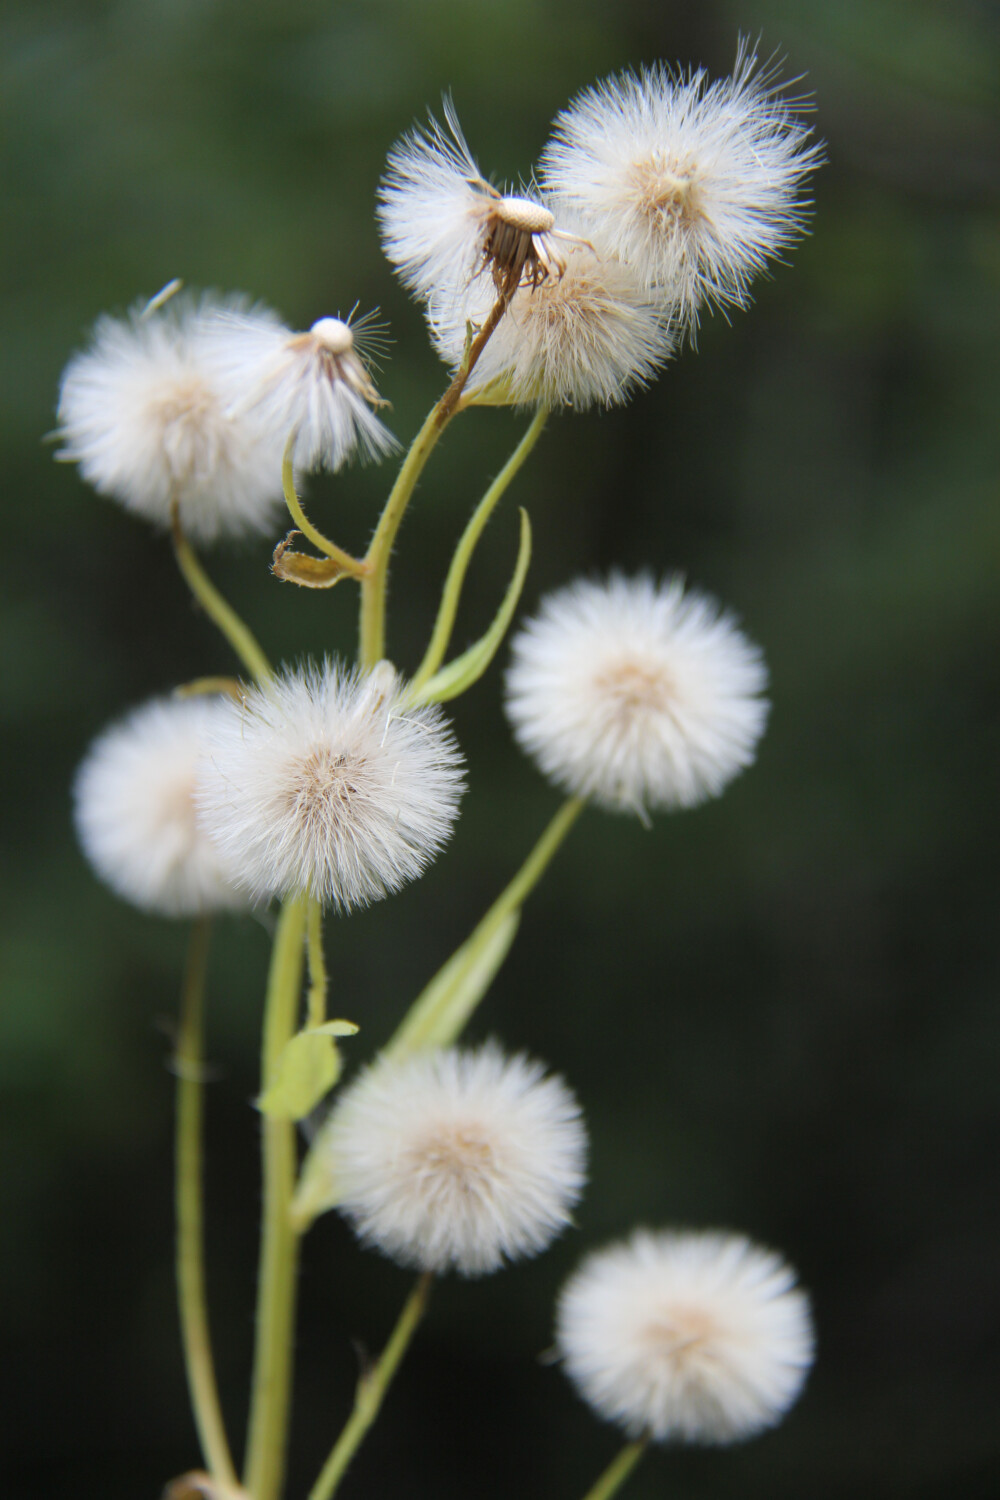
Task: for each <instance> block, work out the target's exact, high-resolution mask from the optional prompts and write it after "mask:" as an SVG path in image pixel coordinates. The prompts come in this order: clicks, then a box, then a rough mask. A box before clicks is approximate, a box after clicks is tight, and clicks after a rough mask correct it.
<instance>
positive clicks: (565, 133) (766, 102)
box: [541, 43, 821, 333]
mask: <svg viewBox="0 0 1000 1500" xmlns="http://www.w3.org/2000/svg"><path fill="white" fill-rule="evenodd" d="M820 160H821V150H820V148H819V147H818V146H817V145H815V144H810V143H809V129H808V127H807V126H806V125H805V124H804V123H803V122H802V119H801V117H800V116H799V115H798V114H797V113H796V112H795V109H794V107H793V104H792V103H790V102H789V101H788V99H787V98H786V97H784V96H783V94H782V92H781V88H780V86H778V85H776V83H775V79H774V73H773V70H769V69H768V68H766V67H765V68H763V69H762V68H761V67H760V66H759V64H758V60H757V57H756V55H755V54H754V52H753V51H752V49H750V48H748V47H747V46H746V45H745V44H743V43H741V45H740V49H739V52H738V54H737V59H736V67H735V70H734V72H733V76H732V77H731V78H725V79H720V80H718V81H716V82H714V83H710V82H709V80H708V77H707V75H706V73H705V72H704V71H703V70H701V69H699V70H698V71H697V72H692V73H687V74H685V73H683V72H681V71H680V70H677V71H675V70H672V69H671V68H669V67H667V66H666V65H664V64H657V65H656V66H654V67H651V68H645V69H643V70H642V71H641V72H640V73H638V74H636V73H632V72H625V73H622V74H620V75H618V76H617V77H614V78H609V79H605V80H604V81H603V82H601V83H598V84H595V85H594V86H593V87H592V88H589V89H587V90H585V91H584V92H583V93H582V94H581V95H580V96H579V98H578V99H576V100H575V101H574V103H573V104H571V105H570V106H569V108H568V109H565V110H563V111H562V112H561V113H560V114H559V115H557V117H556V121H555V134H554V137H553V139H552V140H551V141H550V142H549V144H548V145H547V146H546V147H545V150H544V151H543V153H542V161H541V177H542V182H543V185H544V187H545V188H546V190H547V192H548V194H549V196H550V200H551V202H552V205H553V207H554V209H555V210H556V212H557V213H559V214H560V215H562V214H563V213H568V214H572V215H573V216H574V217H575V218H576V219H577V221H578V222H579V223H580V224H581V225H582V226H583V232H584V233H586V234H588V235H589V236H590V238H591V239H592V240H593V242H594V244H595V246H596V247H597V248H598V250H599V251H600V252H601V253H602V254H606V255H613V256H617V257H618V258H620V259H621V260H623V261H626V262H627V263H628V264H629V265H630V266H631V267H632V269H633V271H634V272H635V274H636V276H637V277H638V279H639V280H640V282H642V283H643V285H645V286H646V287H647V288H649V289H650V290H651V291H652V292H653V293H655V295H656V296H657V297H658V298H660V299H661V300H662V302H663V304H664V306H665V307H667V308H668V310H671V311H672V312H673V313H674V315H675V316H676V317H677V319H678V321H679V322H680V324H681V325H682V326H683V327H684V328H686V329H687V330H689V331H691V332H692V333H693V332H694V329H695V327H696V325H697V321H698V312H699V309H700V308H701V307H702V306H703V305H704V304H705V303H706V302H707V303H715V304H717V305H719V306H722V307H726V306H745V305H746V302H747V300H748V288H749V283H750V282H751V280H752V279H753V278H754V276H756V275H757V274H758V273H759V272H760V271H762V270H763V269H764V266H765V265H766V263H767V261H768V260H769V259H771V258H772V257H773V256H775V255H776V254H778V252H779V251H781V250H782V249H783V248H784V247H785V246H787V245H789V244H791V243H793V242H794V241H795V240H796V239H797V238H798V237H799V236H800V234H801V233H802V229H803V222H804V218H805V215H806V210H807V206H808V205H807V203H806V201H805V198H804V194H803V182H804V179H805V178H806V176H807V175H808V173H809V172H811V171H812V170H813V169H814V168H815V167H816V166H818V165H819V162H820Z"/></svg>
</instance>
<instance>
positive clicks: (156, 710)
mask: <svg viewBox="0 0 1000 1500" xmlns="http://www.w3.org/2000/svg"><path fill="white" fill-rule="evenodd" d="M223 713H225V700H222V699H215V698H205V697H193V698H161V699H156V700H155V701H154V702H152V703H147V704H144V705H143V706H142V707H141V708H138V709H136V710H135V711H134V712H133V713H132V714H130V715H129V716H128V718H126V719H123V720H122V721H121V722H120V723H118V724H114V725H112V726H111V728H110V729H106V730H105V731H104V733H103V734H102V735H100V736H99V737H98V739H96V740H95V741H94V743H93V744H92V745H91V747H90V749H89V751H88V752H87V755H86V757H85V759H84V761H83V763H82V764H81V766H80V769H79V771H78V772H77V775H76V781H75V783H74V786H73V801H74V817H75V822H76V831H77V836H78V838H79V840H80V845H81V847H82V849H83V852H84V854H85V855H86V856H87V859H88V860H89V862H90V864H91V866H92V867H93V869H94V871H95V872H96V874H97V875H98V876H99V877H100V879H101V880H103V881H104V883H105V884H106V885H108V886H110V888H111V889H112V890H113V891H114V892H115V894H116V895H117V896H120V897H121V898H122V899H123V900H125V901H130V902H131V903H132V904H133V905H134V906H138V907H141V908H142V909H143V910H144V911H151V912H155V913H157V914H158V915H160V916H164V917H194V916H201V915H204V914H206V913H209V912H213V911H226V910H245V909H246V906H247V899H246V896H245V894H243V893H242V892H240V891H238V890H237V889H236V887H235V885H234V883H233V880H232V878H231V872H230V871H227V869H226V868H225V866H224V863H223V861H222V859H221V857H220V855H219V852H218V850H217V849H216V848H215V846H214V845H213V844H212V843H210V842H209V840H208V839H207V838H206V837H205V835H204V833H203V832H202V831H201V829H200V828H199V827H198V824H197V819H196V809H195V804H194V787H195V780H196V776H197V769H198V763H199V761H200V759H201V755H202V753H203V751H204V747H205V742H206V737H207V736H208V734H209V733H210V731H211V729H212V727H213V726H214V725H215V724H216V723H217V722H218V719H219V716H220V714H223Z"/></svg>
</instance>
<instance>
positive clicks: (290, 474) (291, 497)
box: [281, 433, 367, 578]
mask: <svg viewBox="0 0 1000 1500" xmlns="http://www.w3.org/2000/svg"><path fill="white" fill-rule="evenodd" d="M294 443H295V434H294V433H293V434H292V436H291V437H290V438H289V440H288V445H287V447H286V448H285V456H284V459H283V461H282V465H281V486H282V489H283V490H284V492H285V504H286V505H287V506H288V510H289V514H290V515H291V518H292V520H293V521H294V522H295V524H296V526H297V527H298V529H299V530H300V531H301V533H302V535H303V536H304V537H305V538H306V539H307V540H308V541H310V542H312V544H313V546H314V547H315V548H316V550H317V552H322V553H324V554H325V556H327V557H332V558H333V560H334V562H336V563H339V564H340V566H341V568H342V569H343V571H344V572H345V573H347V574H348V575H349V576H350V577H351V578H362V577H363V576H364V574H365V571H366V567H367V564H366V563H364V562H363V561H362V560H361V558H358V557H352V556H351V554H350V553H349V552H345V551H344V549H343V548H342V547H338V546H337V544H336V542H331V541H330V539H329V537H325V536H324V535H323V533H322V532H321V531H319V530H318V529H317V528H316V527H315V526H314V525H313V523H312V522H311V521H310V519H309V517H308V516H307V515H306V513H305V511H304V510H303V509H302V501H301V500H300V499H299V497H298V493H297V492H296V489H295V471H294V468H293V466H292V448H293V447H294Z"/></svg>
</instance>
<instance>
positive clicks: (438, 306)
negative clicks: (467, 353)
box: [428, 240, 674, 410]
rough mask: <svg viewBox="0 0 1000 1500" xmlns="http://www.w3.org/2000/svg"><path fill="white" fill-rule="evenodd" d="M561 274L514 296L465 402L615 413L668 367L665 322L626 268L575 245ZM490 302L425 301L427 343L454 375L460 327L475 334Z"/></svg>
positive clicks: (473, 292) (480, 295) (480, 297)
mask: <svg viewBox="0 0 1000 1500" xmlns="http://www.w3.org/2000/svg"><path fill="white" fill-rule="evenodd" d="M561 268H562V269H561V273H560V274H558V275H552V276H547V277H546V278H545V279H544V280H543V281H541V282H539V284H538V285H537V286H532V285H523V286H521V287H520V288H519V289H518V291H516V292H515V294H514V296H513V298H512V299H511V302H510V305H509V307H508V309H507V311H506V313H505V314H504V316H503V318H502V319H501V320H500V323H499V325H498V326H497V329H496V332H495V333H494V334H493V335H492V337H491V338H490V340H489V342H488V343H487V345H486V348H485V349H484V351H483V353H482V355H481V356H480V359H479V361H478V363H477V365H476V367H475V369H474V370H473V372H472V376H471V378H470V380H469V383H468V386H467V391H468V393H469V396H470V397H471V399H472V400H473V401H477V402H482V403H495V404H508V403H509V404H513V405H518V406H524V405H536V404H538V403H544V404H545V405H547V406H562V405H566V406H572V407H574V408H576V409H577V410H582V409H583V408H586V407H589V406H594V405H601V406H613V405H616V404H618V403H620V402H623V401H625V400H627V399H628V397H629V396H630V395H631V394H632V393H633V391H634V390H635V389H636V388H637V387H639V386H643V385H646V384H647V383H648V382H649V381H650V380H651V379H652V378H653V376H654V375H655V374H656V372H657V371H658V370H659V368H660V367H661V365H663V364H664V363H665V361H666V360H667V359H668V358H669V357H670V355H671V353H672V352H673V347H674V340H673V336H672V333H671V329H670V320H669V319H668V318H667V317H666V316H665V315H664V314H663V312H662V311H661V310H660V309H659V308H658V307H656V306H655V305H654V303H653V302H652V301H651V300H650V298H649V297H648V296H647V294H646V293H645V292H644V291H643V289H642V288H641V287H640V286H639V283H638V282H637V280H636V278H635V276H634V275H633V273H632V271H631V270H630V269H629V267H628V266H626V265H623V264H622V263H621V262H620V261H617V260H614V259H611V258H608V257H603V258H602V257H601V256H599V255H597V254H596V253H595V251H594V250H593V249H592V248H591V247H590V246H589V245H587V244H585V243H583V242H582V241H580V240H576V241H575V242H574V243H572V244H570V243H569V242H567V244H566V245H565V247H564V252H563V253H562V256H561ZM493 300H494V294H493V290H492V287H489V286H487V287H484V286H483V285H482V284H481V283H473V284H472V286H471V287H470V288H469V289H468V291H467V292H466V293H465V295H464V296H461V297H458V298H455V297H452V298H445V297H441V298H437V299H434V300H432V302H431V304H430V308H429V314H428V316H429V321H430V325H431V333H432V336H433V338H434V341H435V343H436V345H437V347H438V350H439V352H440V354H441V356H442V358H443V359H445V360H446V361H447V362H448V363H449V364H450V365H452V366H453V367H454V368H457V366H458V364H459V363H460V361H461V358H462V354H463V349H464V344H465V336H466V323H467V321H471V322H473V323H474V324H482V323H483V322H484V321H485V319H486V316H487V314H488V313H489V310H490V308H491V306H492V304H493Z"/></svg>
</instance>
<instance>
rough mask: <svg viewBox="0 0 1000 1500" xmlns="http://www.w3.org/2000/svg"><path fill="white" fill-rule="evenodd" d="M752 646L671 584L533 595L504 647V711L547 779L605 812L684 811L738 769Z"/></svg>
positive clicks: (761, 678)
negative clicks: (528, 615)
mask: <svg viewBox="0 0 1000 1500" xmlns="http://www.w3.org/2000/svg"><path fill="white" fill-rule="evenodd" d="M766 684H767V671H766V668H765V666H764V662H763V658H762V656H761V653H760V651H759V649H758V648H757V647H756V646H754V645H753V644H752V643H751V642H750V641H749V640H748V639H747V638H746V636H744V635H743V634H742V632H741V631H740V630H738V629H737V627H736V625H735V624H734V623H733V621H732V619H731V618H730V617H729V616H727V615H725V614H723V613H720V611H719V607H718V605H717V604H716V603H715V602H714V601H713V600H712V599H710V598H709V597H708V596H707V595H704V594H699V593H694V592H689V593H685V591H684V586H683V583H682V581H681V580H680V579H678V578H673V579H667V580H666V581H665V582H664V583H662V584H657V583H656V582H655V581H654V580H653V579H652V578H651V577H650V576H648V575H640V576H639V577H637V578H625V577H623V576H622V575H621V574H612V576H611V577H610V578H609V579H608V581H607V582H606V583H597V582H589V581H584V580H580V581H578V582H576V583H574V584H571V585H570V586H569V587H568V588H565V589H562V590H560V591H559V592H558V593H555V594H552V595H550V596H549V597H548V598H547V599H545V600H543V602H542V605H541V608H540V610H539V613H538V615H537V616H536V618H534V619H533V620H529V621H528V622H527V624H525V625H523V626H522V627H521V629H520V630H519V631H518V633H517V635H516V636H515V637H514V640H513V643H512V662H511V665H510V667H509V669H508V672H507V678H506V694H507V698H506V701H507V714H508V717H509V718H510V720H511V723H512V725H513V727H514V733H515V736H516V738H517V741H518V743H519V744H520V746H521V748H522V749H523V750H524V751H525V752H526V753H527V754H528V755H530V756H532V757H533V759H534V760H535V761H536V762H537V764H538V765H539V766H540V768H541V769H542V771H543V772H544V773H545V775H546V776H548V777H549V778H550V780H552V781H554V782H555V783H556V785H557V786H559V787H561V788H562V789H563V790H564V791H567V792H570V793H572V794H573V795H575V796H581V797H588V798H592V799H593V800H594V801H595V802H597V803H598V804H599V805H600V806H602V807H605V808H608V809H610V810H612V811H625V812H629V811H631V812H636V813H638V814H639V815H640V816H643V815H644V812H645V810H646V809H647V808H648V809H656V808H663V809H672V808H677V807H694V806H696V805H697V804H698V803H699V802H703V801H704V800H705V799H706V798H708V797H712V796H716V795H717V794H718V793H719V792H721V791H722V789H723V788H724V787H725V786H726V784H727V783H728V782H729V781H730V780H731V779H732V778H733V777H734V776H736V775H737V774H738V772H739V771H741V770H743V769H744V767H746V766H748V765H750V764H751V763H752V761H753V759H754V756H755V754H756V748H757V742H758V741H759V739H760V736H761V734H762V733H763V730H764V725H765V722H766V719H767V710H768V705H767V702H766V701H765V699H764V698H762V697H761V696H760V695H761V694H762V692H763V690H764V688H765V686H766Z"/></svg>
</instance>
